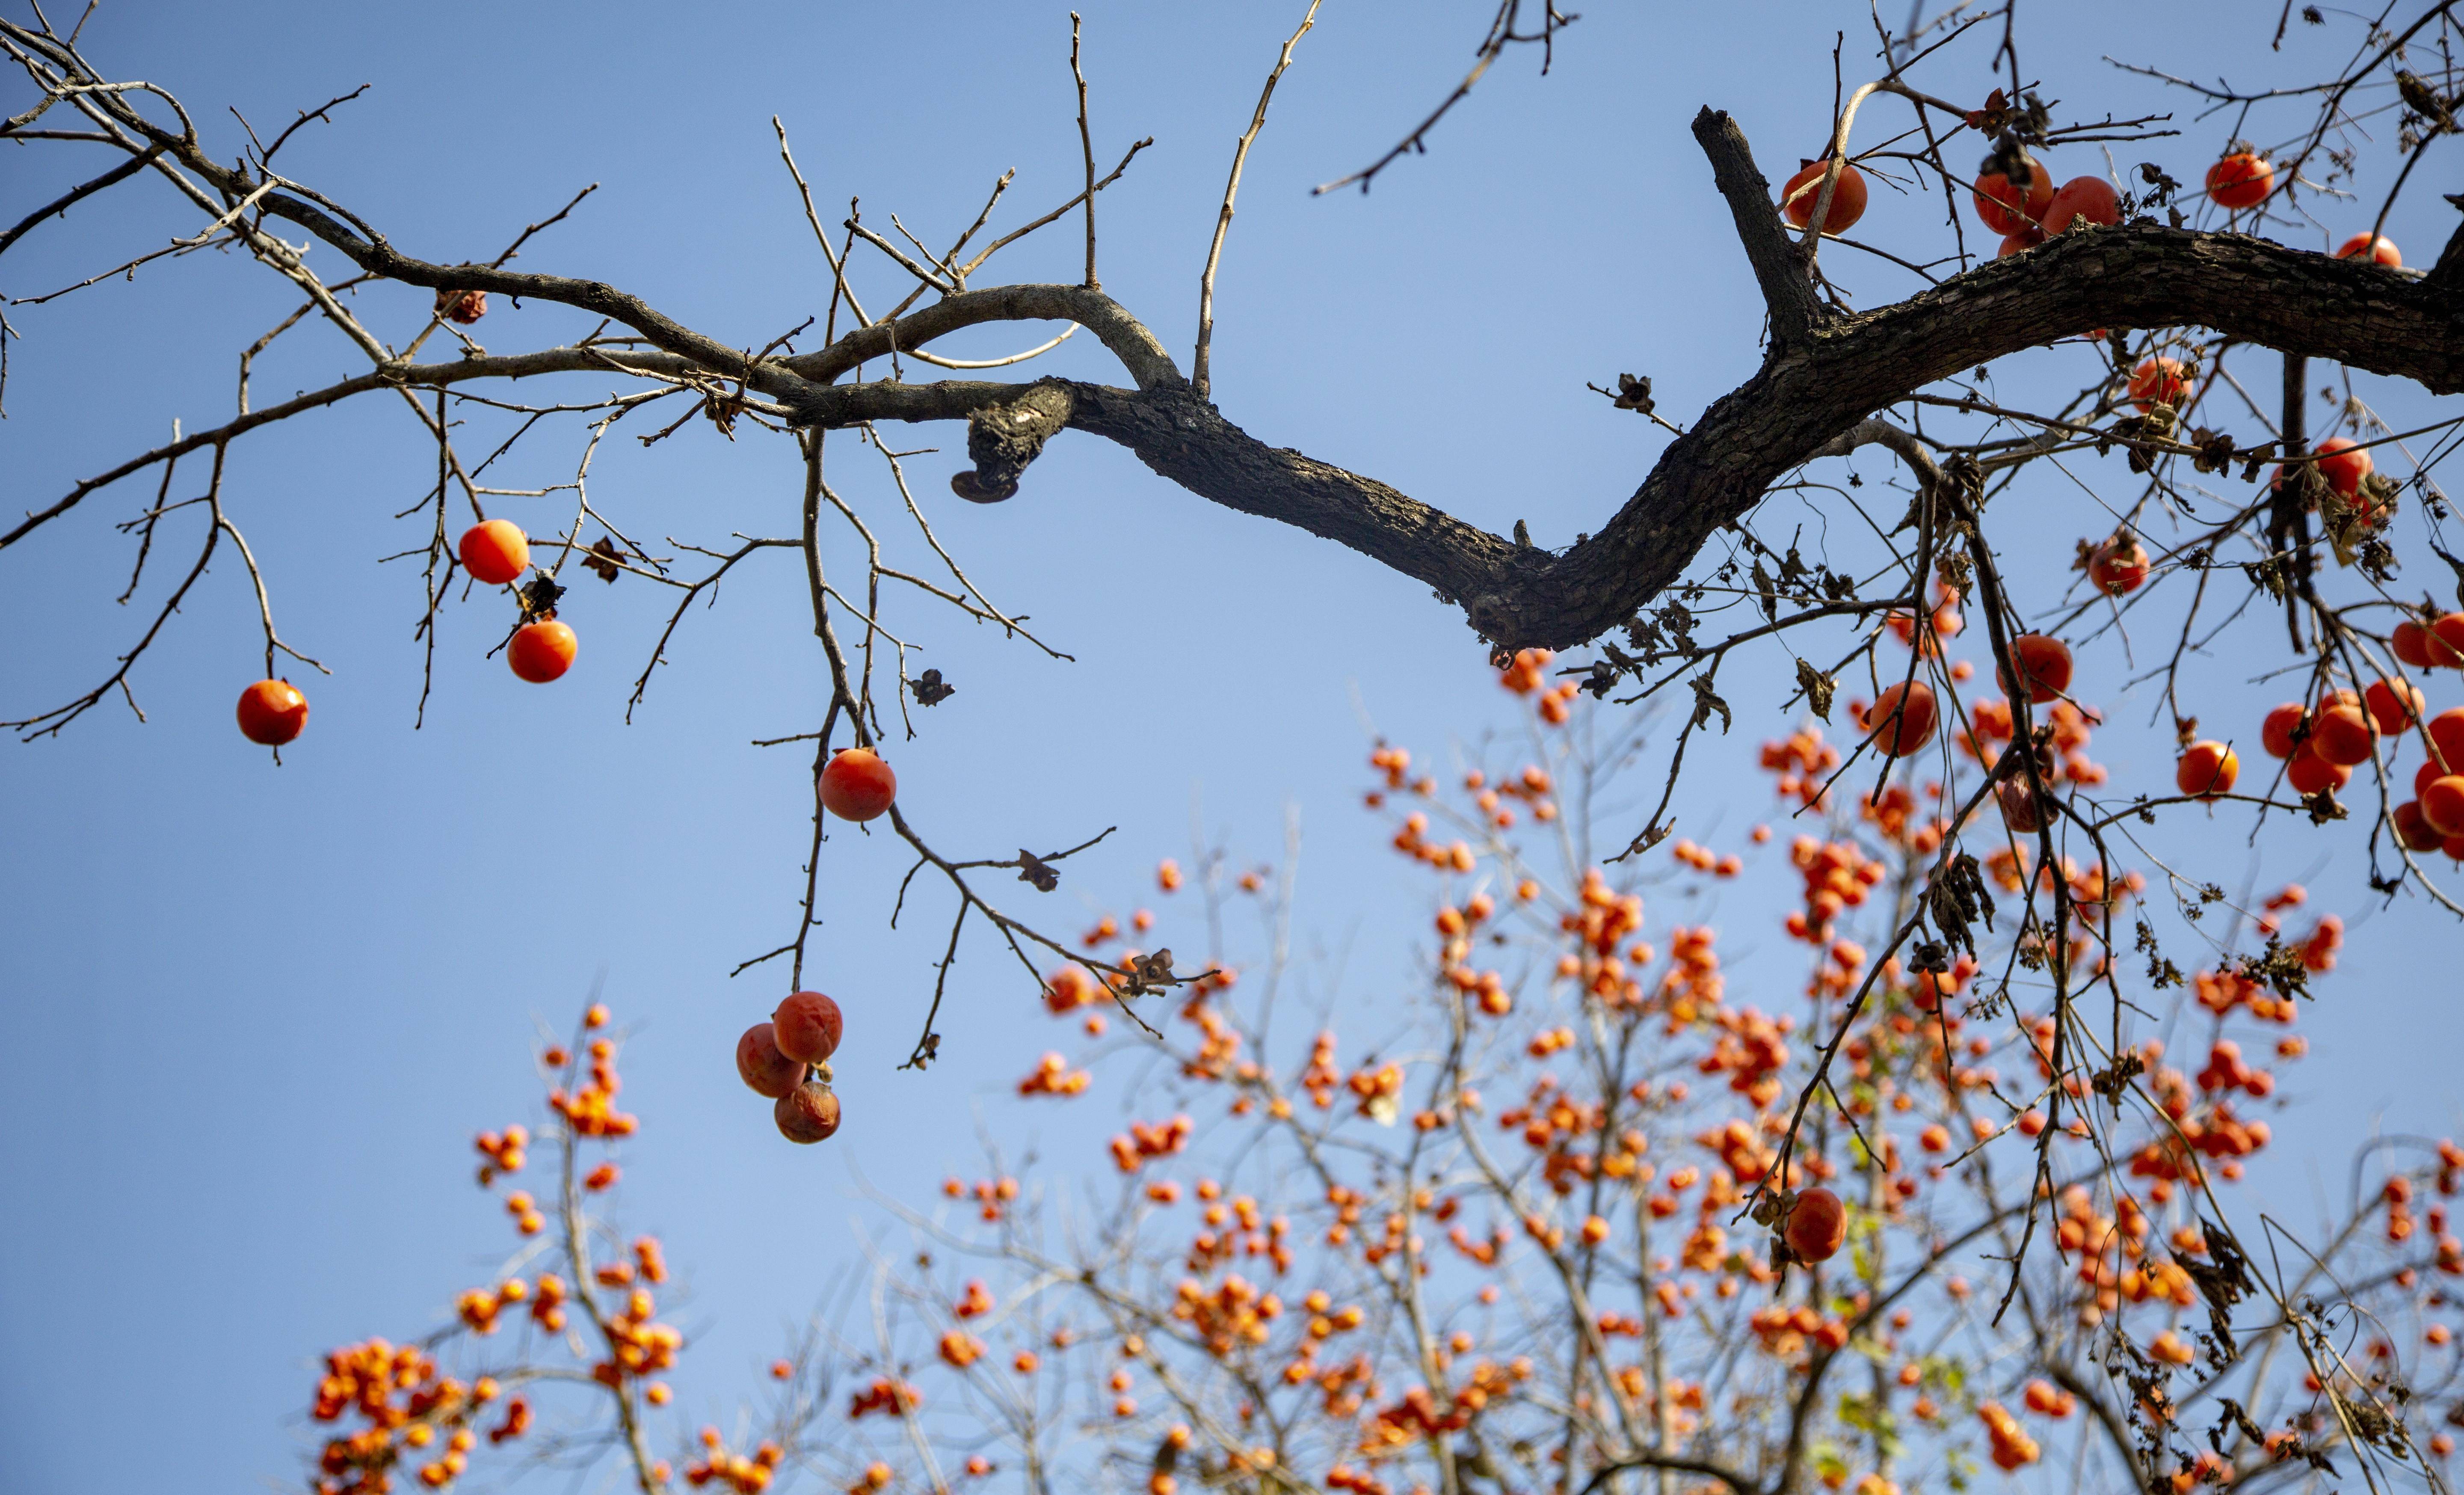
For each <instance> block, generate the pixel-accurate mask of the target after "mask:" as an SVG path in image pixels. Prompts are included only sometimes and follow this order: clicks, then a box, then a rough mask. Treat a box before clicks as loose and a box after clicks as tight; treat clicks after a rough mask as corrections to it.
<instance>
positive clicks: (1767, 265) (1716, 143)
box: [1694, 107, 1825, 351]
mask: <svg viewBox="0 0 2464 1495" xmlns="http://www.w3.org/2000/svg"><path fill="white" fill-rule="evenodd" d="M1694 139H1695V140H1697V141H1699V142H1701V143H1702V146H1703V154H1705V155H1706V156H1708V157H1710V158H1711V180H1712V182H1713V183H1714V184H1716V185H1717V186H1718V187H1719V188H1720V195H1721V196H1722V197H1725V198H1727V200H1728V212H1729V214H1730V215H1731V216H1732V217H1734V218H1735V219H1736V221H1737V239H1738V241H1739V242H1740V243H1742V244H1743V245H1744V246H1745V248H1746V262H1747V263H1748V264H1749V265H1751V266H1753V269H1754V279H1755V280H1756V281H1757V282H1758V283H1760V284H1761V286H1762V288H1763V304H1764V305H1766V306H1768V307H1769V308H1770V309H1771V347H1772V348H1773V350H1775V351H1776V350H1778V349H1782V348H1795V347H1802V346H1803V345H1804V344H1805V341H1806V340H1807V339H1809V338H1811V337H1812V336H1813V335H1814V329H1815V327H1817V326H1819V325H1821V323H1822V319H1823V317H1824V316H1825V313H1824V310H1823V306H1822V303H1821V302H1820V301H1819V300H1816V299H1815V295H1814V277H1813V275H1810V274H1808V273H1807V271H1806V268H1805V260H1804V258H1803V256H1801V255H1800V254H1798V253H1797V251H1796V246H1794V245H1793V244H1791V243H1790V242H1789V241H1788V233H1787V231H1785V230H1783V229H1781V227H1780V223H1779V209H1776V208H1773V207H1772V206H1771V183H1770V182H1769V181H1767V180H1765V179H1764V177H1763V174H1762V172H1761V171H1760V170H1758V169H1756V167H1755V165H1754V152H1753V147H1752V146H1750V145H1748V144H1747V143H1746V136H1745V132H1744V131H1742V130H1740V129H1738V128H1737V121H1734V120H1731V119H1729V118H1728V116H1727V112H1726V111H1725V110H1715V109H1711V108H1707V107H1706V108H1705V109H1704V110H1703V112H1702V113H1700V114H1698V115H1696V116H1695V117H1694Z"/></svg>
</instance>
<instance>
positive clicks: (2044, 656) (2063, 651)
mask: <svg viewBox="0 0 2464 1495" xmlns="http://www.w3.org/2000/svg"><path fill="white" fill-rule="evenodd" d="M2011 663H2012V665H2013V668H2015V669H2016V670H2017V671H2019V679H2020V681H2021V683H2023V684H2024V685H2026V687H2027V689H2028V699H2029V700H2031V701H2034V702H2035V703H2036V704H2037V705H2039V706H2042V705H2043V704H2044V703H2046V702H2047V701H2051V700H2057V699H2058V698H2059V697H2060V696H2061V693H2063V692H2065V691H2067V690H2069V689H2070V688H2071V647H2070V646H2069V645H2068V644H2065V643H2063V642H2062V641H2061V640H2059V639H2057V638H2054V637H2052V636H2051V635H2049V634H2044V633H2022V634H2020V635H2019V636H2018V637H2017V638H2014V639H2013V640H2012V641H2011ZM1993 678H1994V679H1995V680H1996V681H1997V682H1998V683H1999V684H2000V685H2001V687H2002V693H2003V694H2005V695H2016V694H2017V693H2018V692H2017V691H2016V690H2015V689H2013V686H2012V684H2011V680H2010V677H2009V675H2008V674H2006V673H2005V672H2004V671H2001V670H1999V669H1996V670H1995V671H1994V672H1993Z"/></svg>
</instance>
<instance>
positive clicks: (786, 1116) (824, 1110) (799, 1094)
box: [770, 1080, 839, 1143]
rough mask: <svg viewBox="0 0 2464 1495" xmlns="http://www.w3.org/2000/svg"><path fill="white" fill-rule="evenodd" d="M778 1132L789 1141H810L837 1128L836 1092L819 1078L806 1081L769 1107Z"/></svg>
mask: <svg viewBox="0 0 2464 1495" xmlns="http://www.w3.org/2000/svg"><path fill="white" fill-rule="evenodd" d="M770 1119H771V1120H773V1121H775V1122H777V1123H778V1125H779V1134H780V1135H781V1136H782V1137H785V1138H786V1139H787V1140H788V1141H790V1142H798V1143H812V1142H819V1141H822V1140H824V1139H825V1138H826V1137H828V1136H829V1134H830V1133H831V1132H836V1131H837V1130H838V1129H839V1097H838V1092H837V1091H835V1090H833V1089H831V1088H829V1087H828V1086H827V1085H825V1084H823V1083H822V1082H821V1081H819V1080H806V1081H805V1082H804V1083H803V1084H802V1085H800V1086H797V1087H796V1088H794V1089H792V1090H789V1091H788V1092H787V1093H786V1094H784V1095H782V1096H781V1097H779V1104H778V1105H776V1106H773V1107H772V1108H770Z"/></svg>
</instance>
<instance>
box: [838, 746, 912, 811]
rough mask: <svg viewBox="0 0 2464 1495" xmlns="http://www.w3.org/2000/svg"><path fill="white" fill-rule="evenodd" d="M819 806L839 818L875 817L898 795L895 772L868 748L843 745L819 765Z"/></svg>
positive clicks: (887, 807)
mask: <svg viewBox="0 0 2464 1495" xmlns="http://www.w3.org/2000/svg"><path fill="white" fill-rule="evenodd" d="M821 789H822V807H823V808H824V809H825V810H828V811H829V812H830V813H831V814H833V815H835V816H837V817H838V818H839V819H841V820H852V821H868V820H875V819H878V818H879V817H880V816H881V815H882V813H883V812H884V811H886V810H888V809H889V808H890V803H891V801H892V800H895V799H897V798H898V776H897V775H896V774H894V773H892V772H891V770H890V765H889V764H888V763H885V762H883V761H882V760H881V755H880V754H878V753H875V752H874V751H873V750H872V749H870V748H860V747H856V748H846V749H842V750H841V751H840V752H838V753H836V754H833V755H832V756H831V758H830V760H829V762H828V763H827V764H825V765H824V767H823V769H822V780H821Z"/></svg>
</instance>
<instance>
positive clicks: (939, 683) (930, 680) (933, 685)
mask: <svg viewBox="0 0 2464 1495" xmlns="http://www.w3.org/2000/svg"><path fill="white" fill-rule="evenodd" d="M907 689H908V691H909V693H912V694H913V696H914V697H915V704H916V705H918V706H938V705H940V704H941V703H942V702H943V701H946V700H948V699H949V698H950V697H951V696H953V695H956V694H957V693H958V688H957V686H955V685H952V684H950V683H949V682H948V681H946V680H944V679H942V678H941V671H938V670H927V671H924V672H923V673H922V674H920V675H917V676H916V677H915V678H914V679H913V680H910V681H909V682H907Z"/></svg>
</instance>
